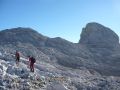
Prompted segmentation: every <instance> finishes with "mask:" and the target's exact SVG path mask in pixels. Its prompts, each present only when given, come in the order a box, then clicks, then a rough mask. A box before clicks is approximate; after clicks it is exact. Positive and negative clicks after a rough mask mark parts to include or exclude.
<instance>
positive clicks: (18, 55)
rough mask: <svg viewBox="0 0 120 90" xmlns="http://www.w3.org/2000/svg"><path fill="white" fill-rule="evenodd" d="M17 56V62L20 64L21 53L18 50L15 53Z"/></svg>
mask: <svg viewBox="0 0 120 90" xmlns="http://www.w3.org/2000/svg"><path fill="white" fill-rule="evenodd" d="M15 58H16V64H17V65H19V61H20V53H19V52H18V51H16V53H15Z"/></svg>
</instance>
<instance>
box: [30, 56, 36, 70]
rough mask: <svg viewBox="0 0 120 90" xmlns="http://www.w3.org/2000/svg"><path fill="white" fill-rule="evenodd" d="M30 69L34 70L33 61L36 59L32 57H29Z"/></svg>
mask: <svg viewBox="0 0 120 90" xmlns="http://www.w3.org/2000/svg"><path fill="white" fill-rule="evenodd" d="M29 60H30V71H31V72H34V63H35V62H36V59H35V58H34V57H30V58H29Z"/></svg>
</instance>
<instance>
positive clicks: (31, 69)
mask: <svg viewBox="0 0 120 90" xmlns="http://www.w3.org/2000/svg"><path fill="white" fill-rule="evenodd" d="M30 71H31V72H34V63H31V64H30Z"/></svg>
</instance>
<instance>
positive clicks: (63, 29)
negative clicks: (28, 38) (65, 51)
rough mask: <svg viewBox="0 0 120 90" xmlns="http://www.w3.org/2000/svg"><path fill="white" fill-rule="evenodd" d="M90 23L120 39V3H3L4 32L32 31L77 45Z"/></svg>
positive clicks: (98, 0) (0, 10)
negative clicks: (21, 29) (15, 30)
mask: <svg viewBox="0 0 120 90" xmlns="http://www.w3.org/2000/svg"><path fill="white" fill-rule="evenodd" d="M89 22H98V23H100V24H103V25H104V26H107V27H109V28H111V29H112V30H114V31H115V32H116V33H117V34H118V35H119V36H120V0H0V30H4V29H8V28H15V27H31V28H33V29H35V30H37V31H38V32H39V33H41V34H43V35H45V36H48V37H51V38H53V37H62V38H64V39H66V40H69V41H71V42H75V43H76V42H78V41H79V39H80V33H81V30H82V28H83V27H85V25H86V24H87V23H89Z"/></svg>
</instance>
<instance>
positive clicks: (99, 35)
mask: <svg viewBox="0 0 120 90" xmlns="http://www.w3.org/2000/svg"><path fill="white" fill-rule="evenodd" d="M79 43H80V44H86V45H88V46H94V47H110V48H113V47H116V45H118V44H119V37H118V35H117V34H116V33H115V32H113V31H112V30H111V29H109V28H107V27H105V26H103V25H101V24H98V23H88V24H87V25H86V27H85V28H83V29H82V33H81V39H80V41H79Z"/></svg>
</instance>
